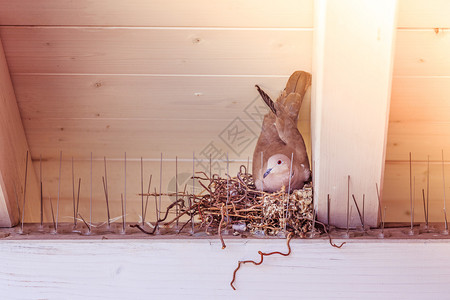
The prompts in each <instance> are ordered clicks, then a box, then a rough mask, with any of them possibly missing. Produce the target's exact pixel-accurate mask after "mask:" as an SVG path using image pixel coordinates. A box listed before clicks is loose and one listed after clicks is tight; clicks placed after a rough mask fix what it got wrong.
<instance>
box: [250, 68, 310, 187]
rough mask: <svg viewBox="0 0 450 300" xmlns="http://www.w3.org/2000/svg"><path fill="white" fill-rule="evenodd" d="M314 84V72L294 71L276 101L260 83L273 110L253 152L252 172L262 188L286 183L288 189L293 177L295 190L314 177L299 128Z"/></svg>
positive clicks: (292, 184)
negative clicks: (301, 113)
mask: <svg viewBox="0 0 450 300" xmlns="http://www.w3.org/2000/svg"><path fill="white" fill-rule="evenodd" d="M310 85H311V74H309V73H307V72H302V71H297V72H294V74H292V75H291V77H290V78H289V80H288V82H287V84H286V88H285V89H284V91H283V92H282V93H281V95H280V96H279V97H278V99H277V101H276V102H273V101H272V100H271V99H270V97H269V96H267V94H266V93H264V91H262V90H261V89H260V88H259V86H256V88H257V89H258V91H259V93H260V94H261V96H262V98H263V100H264V101H265V102H266V104H267V105H268V106H269V108H270V109H271V111H269V112H268V113H267V114H266V115H265V116H264V121H263V124H262V129H261V134H260V136H259V139H258V142H257V143H256V147H255V151H254V152H253V170H252V171H253V178H254V180H255V185H256V188H257V189H258V190H264V191H266V192H276V191H278V190H280V189H281V188H282V187H283V186H284V187H285V188H286V190H287V189H288V186H289V176H291V180H290V187H291V190H295V189H301V188H302V187H303V185H304V184H305V182H307V181H309V179H310V176H311V171H310V169H309V160H308V154H307V153H306V147H305V142H304V141H303V137H302V135H301V134H300V132H299V131H298V128H297V120H298V114H299V111H300V107H301V105H302V101H303V97H304V96H305V93H306V90H307V89H308V87H309V86H310ZM261 153H262V155H261ZM291 157H292V158H293V160H292V169H291Z"/></svg>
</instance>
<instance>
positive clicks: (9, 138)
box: [0, 40, 39, 227]
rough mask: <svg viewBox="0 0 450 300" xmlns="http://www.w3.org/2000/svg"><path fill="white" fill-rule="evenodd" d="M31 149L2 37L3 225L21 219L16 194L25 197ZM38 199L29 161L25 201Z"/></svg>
mask: <svg viewBox="0 0 450 300" xmlns="http://www.w3.org/2000/svg"><path fill="white" fill-rule="evenodd" d="M27 151H28V144H27V139H26V136H25V131H24V128H23V125H22V121H21V119H20V114H19V109H18V107H17V102H16V97H15V95H14V90H13V87H12V83H11V78H10V75H9V72H8V66H7V62H6V59H5V55H4V52H3V48H2V43H1V40H0V227H10V226H14V225H16V224H17V223H18V222H19V220H20V219H21V216H19V213H18V211H17V202H16V201H17V200H16V196H17V197H18V198H19V199H20V201H21V202H22V201H23V198H24V188H25V169H26V167H25V164H26V163H25V162H26V157H27V156H26V152H27ZM30 156H31V154H30V155H29V157H28V159H29V160H30V159H31V157H30ZM16 192H17V194H16ZM35 201H39V184H38V182H37V181H36V174H35V173H34V169H33V166H32V164H31V162H30V161H29V162H28V170H27V189H26V204H25V205H26V206H28V207H29V206H30V205H31V203H32V202H35ZM35 213H36V212H33V215H35Z"/></svg>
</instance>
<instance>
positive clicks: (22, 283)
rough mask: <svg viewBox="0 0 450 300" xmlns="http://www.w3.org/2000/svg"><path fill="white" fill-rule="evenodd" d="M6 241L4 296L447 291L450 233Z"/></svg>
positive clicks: (415, 294)
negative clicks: (342, 238) (334, 240)
mask: <svg viewBox="0 0 450 300" xmlns="http://www.w3.org/2000/svg"><path fill="white" fill-rule="evenodd" d="M291 245H292V251H293V252H292V254H291V255H290V256H288V257H281V256H276V255H274V256H270V257H266V258H265V259H264V263H263V264H262V265H261V266H253V265H250V264H247V265H243V266H242V267H241V269H240V270H239V271H238V273H237V280H236V282H235V286H236V288H237V290H236V291H233V290H232V289H231V287H230V281H231V279H232V273H233V271H234V269H235V268H236V266H237V261H238V260H247V259H255V260H258V259H259V255H258V254H257V251H258V250H262V251H265V252H269V251H280V250H282V251H283V252H284V251H285V249H286V240H283V239H280V240H266V239H264V240H257V239H250V240H246V239H242V240H239V239H233V240H227V248H226V249H225V250H222V249H221V244H220V241H219V240H218V239H197V240H186V239H182V240H175V239H174V240H163V239H151V240H149V239H146V240H144V239H139V240H37V241H36V240H35V241H29V240H0V253H1V254H2V259H1V260H0V299H157V298H161V299H210V298H212V297H214V299H230V298H233V299H422V300H423V299H444V298H448V296H449V295H450V284H449V283H450V255H448V251H449V249H450V242H449V241H448V240H349V241H348V243H347V244H346V245H344V246H343V248H341V249H336V248H333V247H331V246H330V244H329V243H328V240H317V239H315V240H309V239H304V240H298V239H297V240H292V242H291Z"/></svg>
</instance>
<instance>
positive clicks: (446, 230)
mask: <svg viewBox="0 0 450 300" xmlns="http://www.w3.org/2000/svg"><path fill="white" fill-rule="evenodd" d="M442 187H443V190H444V232H443V233H444V234H448V223H447V209H446V202H447V201H446V198H445V173H444V150H442Z"/></svg>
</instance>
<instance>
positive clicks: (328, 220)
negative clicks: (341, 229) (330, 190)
mask: <svg viewBox="0 0 450 300" xmlns="http://www.w3.org/2000/svg"><path fill="white" fill-rule="evenodd" d="M330 208H331V199H330V194H327V225H328V226H327V227H328V230H327V231H328V232H330Z"/></svg>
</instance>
